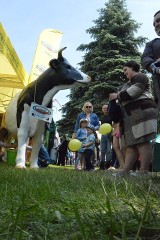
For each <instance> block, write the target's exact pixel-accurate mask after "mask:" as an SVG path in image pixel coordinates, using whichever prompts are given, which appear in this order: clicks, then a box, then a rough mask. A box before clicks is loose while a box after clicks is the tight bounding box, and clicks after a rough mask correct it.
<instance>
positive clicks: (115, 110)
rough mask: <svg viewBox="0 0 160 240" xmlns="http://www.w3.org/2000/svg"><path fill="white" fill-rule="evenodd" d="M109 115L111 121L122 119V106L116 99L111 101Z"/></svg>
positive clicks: (115, 121)
mask: <svg viewBox="0 0 160 240" xmlns="http://www.w3.org/2000/svg"><path fill="white" fill-rule="evenodd" d="M108 116H109V117H110V119H111V121H113V122H114V123H118V122H120V120H121V119H122V111H121V107H120V105H119V103H118V102H117V101H116V100H111V101H109V104H108Z"/></svg>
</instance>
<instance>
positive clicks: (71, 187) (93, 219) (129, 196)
mask: <svg viewBox="0 0 160 240" xmlns="http://www.w3.org/2000/svg"><path fill="white" fill-rule="evenodd" d="M0 184H1V186H0V206H1V207H0V239H1V240H6V239H7V240H9V239H12V240H14V239H16V240H20V239H33V240H44V239H46V240H65V239H68V240H81V239H82V240H108V239H111V240H112V239H115V240H118V239H124V240H131V239H133V240H139V239H151V240H152V239H160V200H159V199H160V178H159V176H158V175H157V176H151V178H150V179H148V178H146V177H143V178H133V177H131V178H128V179H122V178H117V179H116V178H115V177H112V176H111V173H108V172H105V171H95V172H83V171H74V170H73V169H72V168H68V167H65V168H62V167H59V168H58V167H56V166H53V167H48V168H45V169H39V170H32V169H29V168H27V170H18V169H15V168H14V167H10V166H7V165H6V164H2V163H1V164H0ZM158 236H159V238H158Z"/></svg>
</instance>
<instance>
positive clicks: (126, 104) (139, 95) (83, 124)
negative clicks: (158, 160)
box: [0, 11, 160, 176]
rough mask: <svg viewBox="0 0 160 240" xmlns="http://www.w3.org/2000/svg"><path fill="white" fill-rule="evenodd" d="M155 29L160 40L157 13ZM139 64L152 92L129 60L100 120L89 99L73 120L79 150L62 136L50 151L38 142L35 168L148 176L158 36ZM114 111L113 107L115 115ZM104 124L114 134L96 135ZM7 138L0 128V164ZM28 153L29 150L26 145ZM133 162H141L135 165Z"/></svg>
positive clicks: (158, 86) (158, 92)
mask: <svg viewBox="0 0 160 240" xmlns="http://www.w3.org/2000/svg"><path fill="white" fill-rule="evenodd" d="M153 26H154V28H155V32H156V33H157V35H158V36H160V11H158V12H156V13H155V15H154V20H153ZM141 65H142V67H143V68H144V69H145V70H147V71H148V72H150V73H152V88H151V83H150V80H149V78H148V77H147V75H146V74H144V73H142V72H141V69H140V68H141V66H140V64H138V63H137V62H136V61H134V60H130V61H127V62H126V63H125V64H124V66H123V73H124V76H125V77H126V79H127V81H126V83H124V84H123V85H122V86H121V87H119V89H117V91H116V92H113V93H111V94H110V95H109V103H104V104H102V116H100V117H98V116H97V114H96V113H94V108H93V105H92V103H91V102H89V101H87V102H85V103H84V105H83V107H82V112H81V113H79V114H78V116H77V118H76V119H75V127H74V133H73V135H72V138H73V139H78V140H79V141H81V143H82V145H81V148H80V149H79V150H78V151H77V152H74V153H73V152H71V151H70V150H69V148H68V142H69V140H68V139H67V137H66V136H65V135H63V136H62V137H61V138H60V142H57V139H56V136H55V139H52V142H53V141H54V142H53V144H52V145H53V146H52V149H50V153H49V152H48V151H47V149H46V148H45V145H44V144H42V146H41V149H40V152H39V159H38V161H39V162H38V163H39V166H40V167H46V166H48V165H49V164H57V165H59V166H65V165H66V164H70V165H74V169H75V170H79V169H81V170H86V171H93V170H94V169H95V167H97V168H98V169H99V170H116V172H117V173H116V176H128V175H134V176H137V175H144V174H147V173H148V171H149V167H150V164H151V162H152V160H153V146H152V144H151V142H152V141H153V140H154V139H155V138H156V134H157V118H158V110H159V109H160V38H155V39H153V40H152V41H150V42H148V43H147V44H146V47H145V49H144V52H143V54H142V58H141ZM112 108H116V110H115V112H114V111H113V109H112ZM117 109H118V110H117ZM104 123H108V124H110V125H111V126H112V131H111V132H110V133H107V134H102V135H101V136H100V137H99V133H98V130H99V128H100V126H101V125H102V124H104ZM7 139H8V132H7V130H6V129H5V128H0V160H2V158H3V157H4V152H3V151H2V150H3V148H9V147H12V148H13V147H16V145H13V143H12V144H8V143H6V141H7ZM28 150H29V151H30V150H31V149H29V146H28ZM51 155H52V156H51ZM28 156H29V155H28ZM42 160H43V162H42ZM44 160H45V161H44ZM137 161H138V163H139V164H138V165H137V167H135V163H136V162H137ZM133 170H137V171H136V172H135V171H133Z"/></svg>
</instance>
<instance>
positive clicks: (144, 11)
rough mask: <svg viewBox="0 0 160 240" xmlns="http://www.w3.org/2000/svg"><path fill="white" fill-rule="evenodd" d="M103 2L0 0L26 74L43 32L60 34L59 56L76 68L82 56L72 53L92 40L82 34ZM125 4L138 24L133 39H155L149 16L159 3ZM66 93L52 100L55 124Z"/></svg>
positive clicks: (147, 0) (136, 0)
mask: <svg viewBox="0 0 160 240" xmlns="http://www.w3.org/2000/svg"><path fill="white" fill-rule="evenodd" d="M107 2H108V1H107V0H58V1H53V0H45V1H38V0H32V1H26V0H14V1H9V2H8V1H6V0H0V6H1V14H0V22H1V23H2V25H3V27H4V28H5V30H6V32H7V34H8V36H9V38H10V40H11V42H12V45H13V47H14V49H15V51H16V53H17V54H18V56H19V58H20V60H21V62H22V64H23V66H24V68H25V69H26V71H27V72H28V74H29V73H30V71H31V67H32V62H33V58H34V53H35V49H36V45H37V41H38V37H39V35H40V33H41V32H42V31H43V30H45V29H47V28H51V29H56V30H59V31H61V32H63V37H62V41H61V46H60V47H67V49H66V50H65V51H64V52H63V56H64V57H65V58H66V59H67V60H68V61H69V62H70V63H71V64H72V65H73V66H74V67H77V68H78V67H79V66H78V63H79V62H81V61H82V58H83V54H84V53H83V52H80V51H76V49H77V47H79V45H81V44H87V43H89V42H90V41H92V40H93V39H91V36H90V35H89V34H87V33H86V30H87V29H88V28H90V27H93V26H94V23H93V20H96V19H97V18H98V17H99V12H98V11H97V10H98V9H100V8H104V7H105V3H107ZM126 4H127V9H128V11H129V12H130V13H131V17H132V19H134V20H135V21H137V22H138V23H141V24H142V25H141V27H140V29H139V30H138V33H137V35H138V36H140V35H141V36H143V37H147V38H148V39H149V40H152V39H153V38H155V37H157V36H156V34H155V31H154V28H153V15H154V13H155V12H157V11H158V10H160V2H159V0H152V1H150V0H126ZM69 93H70V90H63V91H60V92H59V93H57V94H56V95H55V96H54V100H55V101H54V107H53V110H54V115H53V118H54V120H55V121H57V120H59V119H60V118H61V112H60V111H59V110H60V108H61V107H60V105H64V104H65V103H66V102H67V101H68V98H67V95H68V94H69ZM58 102H59V103H60V105H59V104H58Z"/></svg>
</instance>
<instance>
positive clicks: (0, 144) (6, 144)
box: [0, 141, 17, 148]
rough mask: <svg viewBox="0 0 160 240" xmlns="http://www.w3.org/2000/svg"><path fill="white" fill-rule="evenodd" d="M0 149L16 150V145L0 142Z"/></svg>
mask: <svg viewBox="0 0 160 240" xmlns="http://www.w3.org/2000/svg"><path fill="white" fill-rule="evenodd" d="M0 147H3V148H17V144H9V143H5V142H2V141H0Z"/></svg>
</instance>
